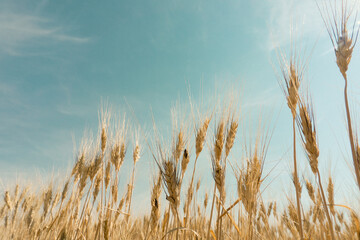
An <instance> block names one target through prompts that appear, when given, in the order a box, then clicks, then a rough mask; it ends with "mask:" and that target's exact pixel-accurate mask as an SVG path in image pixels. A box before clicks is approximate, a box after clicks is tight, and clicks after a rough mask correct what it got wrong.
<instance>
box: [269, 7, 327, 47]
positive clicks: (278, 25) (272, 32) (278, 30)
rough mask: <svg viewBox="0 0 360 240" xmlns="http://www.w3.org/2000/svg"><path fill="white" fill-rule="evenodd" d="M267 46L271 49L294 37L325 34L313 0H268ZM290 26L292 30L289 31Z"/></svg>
mask: <svg viewBox="0 0 360 240" xmlns="http://www.w3.org/2000/svg"><path fill="white" fill-rule="evenodd" d="M269 6H270V15H269V19H268V30H269V33H268V34H269V35H268V48H269V50H273V49H274V48H277V47H279V46H281V45H284V44H289V43H290V42H291V36H290V33H291V32H292V33H293V34H294V36H293V37H296V38H307V37H309V36H310V37H312V39H317V38H318V37H320V36H324V35H325V34H326V31H325V28H324V24H323V21H322V19H321V15H320V12H319V11H318V8H317V6H316V2H315V1H314V0H302V1H288V0H277V1H273V0H271V1H270V0H269ZM291 28H292V29H293V31H291Z"/></svg>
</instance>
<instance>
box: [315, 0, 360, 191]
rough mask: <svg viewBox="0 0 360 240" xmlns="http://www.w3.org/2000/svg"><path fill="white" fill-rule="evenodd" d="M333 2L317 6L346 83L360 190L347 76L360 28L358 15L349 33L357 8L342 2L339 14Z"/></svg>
mask: <svg viewBox="0 0 360 240" xmlns="http://www.w3.org/2000/svg"><path fill="white" fill-rule="evenodd" d="M331 2H332V1H329V2H328V3H324V4H323V5H321V6H320V5H319V4H317V6H318V9H319V11H320V14H321V17H322V19H323V21H324V24H325V27H326V29H327V32H328V34H329V37H330V40H331V43H332V45H333V47H334V51H335V56H336V64H337V66H338V68H339V71H340V73H341V75H342V76H343V78H344V81H345V86H344V99H345V110H346V120H347V128H348V129H347V130H348V136H349V142H350V148H351V155H352V159H353V164H354V171H355V176H356V181H357V185H358V187H359V190H360V160H359V159H360V157H359V155H358V154H357V147H358V146H357V142H358V140H357V139H355V137H356V133H355V131H354V129H353V127H352V120H351V113H350V108H349V100H348V78H347V74H346V72H347V70H348V68H349V64H350V61H351V57H352V53H353V50H354V47H355V45H356V42H357V39H358V36H359V30H360V26H356V25H357V24H358V23H357V13H356V16H355V18H354V20H353V24H352V31H351V34H350V33H349V32H348V22H349V19H350V17H351V15H352V13H353V11H354V8H355V6H352V7H351V8H350V7H349V6H348V4H347V1H344V0H341V11H340V13H339V12H338V9H337V7H338V6H337V1H334V4H332V3H331Z"/></svg>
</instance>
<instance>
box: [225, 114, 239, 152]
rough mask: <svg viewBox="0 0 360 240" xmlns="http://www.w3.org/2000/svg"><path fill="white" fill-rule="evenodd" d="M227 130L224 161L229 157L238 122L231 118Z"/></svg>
mask: <svg viewBox="0 0 360 240" xmlns="http://www.w3.org/2000/svg"><path fill="white" fill-rule="evenodd" d="M229 125H230V126H229V128H228V130H227V136H226V143H225V159H226V158H227V157H228V156H229V153H230V150H231V149H232V147H233V146H234V141H235V137H236V133H237V130H238V126H239V121H238V119H236V118H232V119H231V121H230V124H229Z"/></svg>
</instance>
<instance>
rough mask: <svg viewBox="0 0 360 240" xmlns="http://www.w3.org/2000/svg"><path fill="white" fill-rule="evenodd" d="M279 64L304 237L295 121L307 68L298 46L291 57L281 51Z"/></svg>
mask: <svg viewBox="0 0 360 240" xmlns="http://www.w3.org/2000/svg"><path fill="white" fill-rule="evenodd" d="M278 58H279V64H280V69H281V74H282V81H281V82H280V86H281V88H282V90H283V92H284V95H285V97H286V100H287V105H288V107H289V109H290V111H291V115H292V131H293V132H292V133H293V164H294V174H293V177H294V179H293V180H294V186H295V193H296V207H297V216H298V224H299V228H298V229H299V234H300V239H301V240H303V239H304V233H303V226H302V225H303V224H302V217H301V203H300V200H301V186H300V181H299V177H298V170H297V165H298V164H297V161H296V131H295V125H296V123H295V121H296V112H297V105H298V100H299V87H300V83H301V82H302V80H303V74H304V70H305V66H306V65H305V64H303V63H302V62H301V59H300V57H299V56H297V54H296V48H295V49H291V51H290V59H289V60H288V59H286V57H285V55H284V54H283V53H282V52H281V51H280V52H279V54H278Z"/></svg>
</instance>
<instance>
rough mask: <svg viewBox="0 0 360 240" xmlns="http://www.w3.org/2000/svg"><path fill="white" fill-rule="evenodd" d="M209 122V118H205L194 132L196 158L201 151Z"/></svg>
mask: <svg viewBox="0 0 360 240" xmlns="http://www.w3.org/2000/svg"><path fill="white" fill-rule="evenodd" d="M209 123H210V118H205V120H204V122H203V123H202V125H201V126H200V127H199V128H198V130H197V132H196V140H195V149H196V158H198V157H199V154H200V153H201V151H202V149H203V147H204V143H205V138H206V133H207V129H208V127H209Z"/></svg>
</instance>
